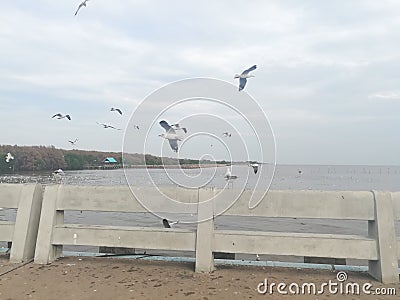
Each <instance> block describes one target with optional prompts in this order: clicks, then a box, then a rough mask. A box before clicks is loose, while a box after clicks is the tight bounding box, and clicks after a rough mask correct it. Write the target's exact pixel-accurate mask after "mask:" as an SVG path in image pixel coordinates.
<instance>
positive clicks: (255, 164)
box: [250, 163, 258, 174]
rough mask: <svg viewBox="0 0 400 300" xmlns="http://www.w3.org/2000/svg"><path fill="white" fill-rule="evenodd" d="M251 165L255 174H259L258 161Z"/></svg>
mask: <svg viewBox="0 0 400 300" xmlns="http://www.w3.org/2000/svg"><path fill="white" fill-rule="evenodd" d="M250 167H252V168H253V171H254V174H257V172H258V163H252V164H250Z"/></svg>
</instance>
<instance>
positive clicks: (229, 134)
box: [223, 132, 232, 137]
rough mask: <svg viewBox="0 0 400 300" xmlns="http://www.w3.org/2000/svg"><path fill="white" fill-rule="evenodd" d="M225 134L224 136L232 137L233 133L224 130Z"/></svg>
mask: <svg viewBox="0 0 400 300" xmlns="http://www.w3.org/2000/svg"><path fill="white" fill-rule="evenodd" d="M223 136H224V137H231V136H232V133H229V132H224V133H223Z"/></svg>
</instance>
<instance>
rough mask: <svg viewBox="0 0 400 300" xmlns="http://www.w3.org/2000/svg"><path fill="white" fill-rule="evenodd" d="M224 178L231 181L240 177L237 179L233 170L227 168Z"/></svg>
mask: <svg viewBox="0 0 400 300" xmlns="http://www.w3.org/2000/svg"><path fill="white" fill-rule="evenodd" d="M224 178H225V179H226V180H231V179H237V178H238V177H237V176H236V175H232V171H231V168H230V167H227V168H226V173H225V176H224Z"/></svg>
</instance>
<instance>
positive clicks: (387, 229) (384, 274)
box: [368, 191, 399, 283]
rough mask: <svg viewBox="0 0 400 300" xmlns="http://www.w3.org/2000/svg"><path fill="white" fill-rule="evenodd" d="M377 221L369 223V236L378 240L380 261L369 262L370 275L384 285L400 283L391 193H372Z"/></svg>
mask: <svg viewBox="0 0 400 300" xmlns="http://www.w3.org/2000/svg"><path fill="white" fill-rule="evenodd" d="M372 193H373V195H374V202H375V220H372V221H368V234H369V235H370V236H371V237H373V238H375V239H376V244H377V252H378V260H377V261H369V262H368V267H369V273H370V274H371V275H372V276H373V277H375V278H376V279H377V280H379V281H381V282H382V283H397V282H399V273H398V262H397V239H396V232H395V223H394V211H393V203H392V199H391V194H390V193H389V192H380V191H379V192H378V191H372Z"/></svg>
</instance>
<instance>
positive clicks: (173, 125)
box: [171, 124, 187, 133]
mask: <svg viewBox="0 0 400 300" xmlns="http://www.w3.org/2000/svg"><path fill="white" fill-rule="evenodd" d="M171 127H173V128H174V129H175V130H183V132H184V133H187V129H186V127H181V126H180V125H179V124H172V125H171Z"/></svg>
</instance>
